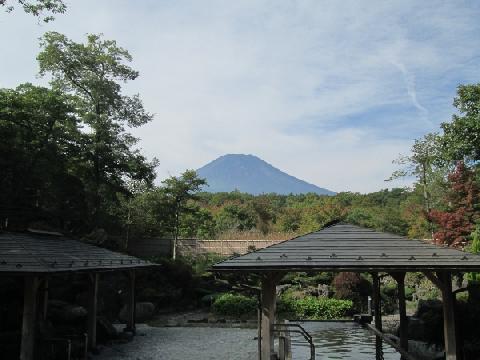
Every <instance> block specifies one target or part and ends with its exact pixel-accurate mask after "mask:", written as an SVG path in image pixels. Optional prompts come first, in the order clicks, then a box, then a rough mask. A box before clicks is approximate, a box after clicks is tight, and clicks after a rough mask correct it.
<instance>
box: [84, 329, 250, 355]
mask: <svg viewBox="0 0 480 360" xmlns="http://www.w3.org/2000/svg"><path fill="white" fill-rule="evenodd" d="M138 333H139V335H138V336H136V337H135V338H134V340H133V341H132V342H129V343H127V344H118V345H114V346H111V347H106V348H104V349H103V350H102V352H101V353H100V355H97V356H95V357H94V358H93V360H113V359H118V360H190V359H192V360H193V359H195V360H225V359H229V360H251V359H255V358H256V354H257V352H256V350H257V341H256V340H254V337H255V336H256V330H254V329H237V328H207V327H205V328H188V327H181V328H180V327H178V328H176V327H158V328H157V327H150V326H147V325H139V326H138Z"/></svg>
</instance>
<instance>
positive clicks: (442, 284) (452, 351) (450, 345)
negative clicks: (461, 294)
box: [425, 272, 460, 360]
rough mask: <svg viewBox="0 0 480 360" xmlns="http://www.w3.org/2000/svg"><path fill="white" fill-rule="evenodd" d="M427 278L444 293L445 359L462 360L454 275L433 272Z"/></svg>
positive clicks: (428, 273)
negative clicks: (453, 283) (459, 349)
mask: <svg viewBox="0 0 480 360" xmlns="http://www.w3.org/2000/svg"><path fill="white" fill-rule="evenodd" d="M425 276H426V277H427V278H428V279H429V280H430V281H431V282H432V283H434V284H435V285H436V286H437V287H438V288H439V290H440V291H441V293H442V300H443V301H442V302H443V334H444V338H445V359H446V360H457V358H458V359H460V356H458V349H457V338H456V333H455V298H454V296H455V295H454V294H453V292H452V274H451V273H449V272H438V273H437V274H436V275H435V274H433V273H431V272H425Z"/></svg>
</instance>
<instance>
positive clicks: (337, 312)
mask: <svg viewBox="0 0 480 360" xmlns="http://www.w3.org/2000/svg"><path fill="white" fill-rule="evenodd" d="M212 309H213V311H214V312H215V313H216V314H219V315H224V316H235V317H242V316H254V315H255V314H256V311H257V299H256V298H250V297H247V296H244V295H239V294H231V293H227V294H222V295H220V296H219V297H217V298H216V299H215V301H214V303H213V306H212ZM277 311H278V313H279V314H280V315H283V316H286V317H289V318H292V319H305V320H335V319H341V318H345V317H348V316H349V315H351V312H352V311H353V302H352V301H351V300H338V299H328V298H317V297H315V296H307V297H305V298H303V299H296V298H294V297H293V296H282V297H281V298H280V299H279V301H278V303H277Z"/></svg>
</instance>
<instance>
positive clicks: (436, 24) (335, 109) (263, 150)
mask: <svg viewBox="0 0 480 360" xmlns="http://www.w3.org/2000/svg"><path fill="white" fill-rule="evenodd" d="M66 3H67V6H68V10H67V13H66V14H64V15H58V16H57V17H56V20H55V21H54V22H51V23H49V24H43V23H41V22H39V21H38V20H37V19H36V18H34V17H32V16H30V15H26V14H24V13H23V12H22V11H20V9H17V10H15V12H13V13H11V14H5V13H4V12H3V11H0V29H1V32H0V44H1V49H2V50H1V56H0V87H15V86H17V85H18V84H20V83H23V82H33V83H36V84H45V83H46V80H44V79H39V78H38V77H37V76H36V74H37V72H38V65H37V62H36V60H35V57H36V55H37V54H38V51H39V41H38V38H39V37H40V36H41V35H42V34H43V33H44V32H46V31H50V30H54V31H58V32H62V33H64V34H66V35H67V36H68V37H70V38H72V39H73V40H75V41H79V42H80V41H84V39H85V34H87V33H103V34H104V36H105V38H109V39H115V40H117V42H118V44H119V45H120V46H122V47H125V48H126V49H128V50H129V52H130V53H131V55H132V56H133V63H132V66H133V67H134V68H135V69H137V70H139V71H140V77H139V78H138V79H137V80H135V81H134V82H131V83H129V84H128V85H126V86H125V90H126V92H128V93H139V94H140V96H141V98H142V99H143V101H144V104H145V107H146V109H147V110H148V111H149V112H152V113H154V114H155V119H154V121H153V122H151V123H150V124H148V125H146V126H144V127H142V128H139V129H135V130H134V131H132V132H133V133H134V134H135V135H136V136H138V137H139V138H140V139H141V141H140V143H139V146H140V147H141V148H142V149H143V151H144V153H145V154H146V155H147V156H148V157H150V158H151V157H153V156H155V157H157V158H158V159H159V160H160V166H159V167H158V171H157V172H158V179H159V180H161V179H163V178H165V177H166V176H169V175H178V174H179V173H180V172H182V171H183V170H185V169H187V168H192V169H196V168H199V167H201V166H202V165H204V164H205V163H207V162H209V161H211V160H213V159H215V158H216V157H218V156H221V155H223V154H227V153H245V154H254V155H257V156H259V157H260V158H262V159H264V160H266V161H267V162H269V163H271V164H272V165H274V166H275V167H278V168H280V169H281V170H283V171H285V172H287V173H289V174H291V175H294V176H296V177H298V178H301V179H303V180H306V181H308V182H311V183H314V184H316V185H319V186H321V187H326V188H328V189H331V190H333V191H359V192H370V191H375V190H379V189H382V188H386V187H391V186H394V185H402V184H403V183H393V184H392V183H385V182H384V179H386V178H388V177H389V175H390V174H391V173H392V171H393V170H394V169H395V166H394V165H392V160H393V159H395V158H397V157H398V155H399V154H400V153H403V154H406V153H408V151H409V148H410V146H411V144H412V142H413V140H414V139H415V138H419V137H421V136H423V135H424V134H426V133H428V132H431V131H437V130H438V129H439V124H440V122H442V121H448V120H449V119H450V118H451V115H452V113H453V112H454V108H453V106H452V101H453V97H454V96H455V92H456V87H457V86H458V85H459V84H463V83H477V82H479V81H480V71H479V65H480V21H479V19H480V2H479V1H462V0H458V1H414V0H402V1H355V0H352V1H346V0H345V1H320V0H305V1H286V0H270V1H262V0H251V1H250V0H242V1H222V0H217V1H213V0H205V1H194V0H190V1H183V0H171V1H154V0H148V1H146V0H145V1H126V0H96V1H94V0H82V1H80V0H70V1H68V0H67V1H66Z"/></svg>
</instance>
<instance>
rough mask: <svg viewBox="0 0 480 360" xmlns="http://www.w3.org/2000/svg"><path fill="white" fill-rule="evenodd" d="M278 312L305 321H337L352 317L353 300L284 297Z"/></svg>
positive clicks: (279, 303) (278, 306)
mask: <svg viewBox="0 0 480 360" xmlns="http://www.w3.org/2000/svg"><path fill="white" fill-rule="evenodd" d="M277 308H278V312H279V313H283V314H285V315H288V316H290V317H295V318H297V319H305V320H307V319H308V320H335V319H340V318H344V317H346V316H348V315H350V313H351V311H352V309H353V302H352V301H351V300H338V299H328V298H317V297H315V296H306V297H305V298H303V299H295V298H294V297H292V296H283V297H282V298H281V299H280V301H279V302H278V305H277Z"/></svg>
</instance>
